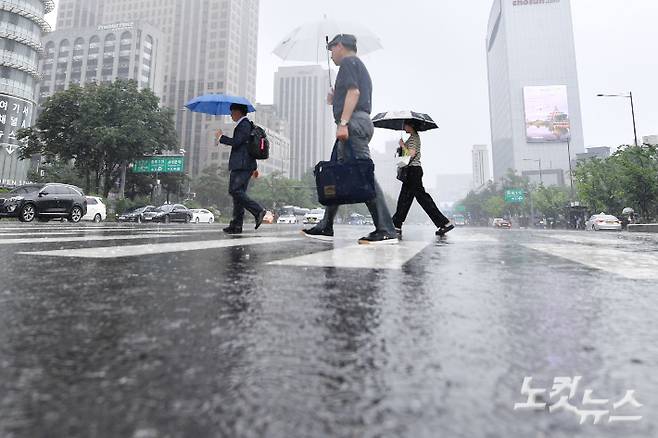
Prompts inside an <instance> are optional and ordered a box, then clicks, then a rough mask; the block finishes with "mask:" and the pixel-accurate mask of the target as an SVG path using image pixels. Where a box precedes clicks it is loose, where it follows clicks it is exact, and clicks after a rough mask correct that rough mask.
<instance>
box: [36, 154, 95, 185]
mask: <svg viewBox="0 0 658 438" xmlns="http://www.w3.org/2000/svg"><path fill="white" fill-rule="evenodd" d="M28 179H29V180H30V181H32V182H36V183H47V182H50V183H52V182H58V183H62V184H71V185H74V186H78V187H83V186H84V178H83V177H82V176H80V172H79V171H78V170H77V169H76V168H75V167H74V166H73V164H70V163H68V162H65V161H60V160H56V161H53V162H52V163H49V162H44V163H43V164H42V165H41V166H39V169H38V170H37V171H31V172H30V173H29V175H28Z"/></svg>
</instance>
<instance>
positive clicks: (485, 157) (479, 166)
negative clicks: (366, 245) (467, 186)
mask: <svg viewBox="0 0 658 438" xmlns="http://www.w3.org/2000/svg"><path fill="white" fill-rule="evenodd" d="M472 154H473V188H474V189H476V190H477V189H478V188H480V187H482V186H484V185H486V184H487V183H488V182H489V181H490V180H491V168H490V164H489V148H488V147H487V145H483V144H476V145H474V146H473V152H472Z"/></svg>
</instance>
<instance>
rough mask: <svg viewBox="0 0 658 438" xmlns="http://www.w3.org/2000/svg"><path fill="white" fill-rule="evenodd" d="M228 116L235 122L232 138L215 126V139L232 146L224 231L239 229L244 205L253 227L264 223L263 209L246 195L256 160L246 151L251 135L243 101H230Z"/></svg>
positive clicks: (255, 166)
mask: <svg viewBox="0 0 658 438" xmlns="http://www.w3.org/2000/svg"><path fill="white" fill-rule="evenodd" d="M230 109H231V119H232V120H233V121H234V122H236V123H237V125H236V126H235V130H234V131H233V138H231V137H227V136H225V135H224V132H223V131H222V130H221V129H218V130H217V132H216V134H215V136H216V138H217V142H218V143H221V144H225V145H228V146H231V155H230V157H229V161H228V168H229V170H230V172H231V175H230V178H229V188H228V192H229V194H230V195H231V197H232V198H233V218H232V219H231V222H230V224H229V226H228V227H226V228H224V232H225V233H227V234H240V233H242V223H243V222H244V211H245V209H246V210H247V211H249V213H251V214H252V215H254V219H255V220H256V229H258V227H260V226H261V224H262V223H263V218H264V217H265V213H266V210H265V209H264V208H263V207H262V206H261V205H260V204H258V203H257V202H256V201H254V200H252V199H251V198H249V196H248V195H247V188H248V187H249V180H250V179H251V177H252V174H254V173H255V172H257V170H256V169H257V167H258V166H257V164H256V160H255V159H254V158H253V157H251V155H249V151H248V150H247V144H248V142H249V138H250V135H251V127H252V126H251V122H250V121H249V119H248V118H247V112H248V108H247V106H246V105H241V104H237V103H234V104H232V105H231V108H230Z"/></svg>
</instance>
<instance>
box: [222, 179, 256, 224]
mask: <svg viewBox="0 0 658 438" xmlns="http://www.w3.org/2000/svg"><path fill="white" fill-rule="evenodd" d="M250 179H251V170H232V171H231V176H230V179H229V186H228V192H229V194H230V195H231V197H232V198H233V219H232V220H231V224H230V226H231V227H234V228H240V229H242V222H243V221H244V211H245V209H246V210H247V211H248V212H249V213H251V214H253V215H254V217H256V216H257V215H258V213H260V212H261V211H263V207H262V206H261V205H260V204H258V203H257V202H256V201H254V200H252V199H251V198H250V197H249V196H247V187H249V180H250Z"/></svg>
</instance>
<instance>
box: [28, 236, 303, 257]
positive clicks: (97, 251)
mask: <svg viewBox="0 0 658 438" xmlns="http://www.w3.org/2000/svg"><path fill="white" fill-rule="evenodd" d="M294 240H302V239H301V238H297V237H295V238H292V237H290V238H285V237H235V238H231V239H222V240H207V241H195V242H177V243H153V244H146V245H131V246H119V247H117V246H109V247H100V248H81V249H62V250H53V251H33V252H32V251H26V252H19V253H18V254H23V255H33V256H34V255H36V256H51V257H76V258H88V259H113V258H118V257H138V256H143V255H153V254H165V253H172V252H186V251H199V250H204V249H215V248H229V247H233V246H246V245H264V244H276V243H284V242H290V241H294Z"/></svg>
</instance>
